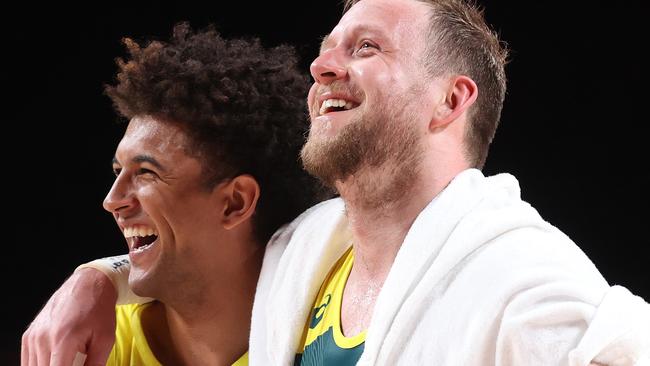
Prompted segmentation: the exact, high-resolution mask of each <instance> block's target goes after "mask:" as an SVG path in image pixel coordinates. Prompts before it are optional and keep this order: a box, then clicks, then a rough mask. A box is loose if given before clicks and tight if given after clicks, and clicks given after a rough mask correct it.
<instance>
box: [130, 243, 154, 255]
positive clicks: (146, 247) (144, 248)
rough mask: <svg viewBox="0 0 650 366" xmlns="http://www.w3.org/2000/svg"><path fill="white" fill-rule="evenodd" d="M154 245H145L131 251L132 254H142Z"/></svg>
mask: <svg viewBox="0 0 650 366" xmlns="http://www.w3.org/2000/svg"><path fill="white" fill-rule="evenodd" d="M152 245H153V243H151V244H147V245H143V246H141V247H138V248H135V249H133V250H131V252H132V253H142V252H144V251H145V250H147V249H149V248H151V246H152Z"/></svg>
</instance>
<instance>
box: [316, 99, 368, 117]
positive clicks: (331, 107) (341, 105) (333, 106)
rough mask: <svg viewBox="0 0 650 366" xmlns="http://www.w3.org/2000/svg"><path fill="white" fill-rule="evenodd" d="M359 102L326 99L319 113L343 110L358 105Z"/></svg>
mask: <svg viewBox="0 0 650 366" xmlns="http://www.w3.org/2000/svg"><path fill="white" fill-rule="evenodd" d="M358 106H359V104H358V103H356V102H353V101H351V100H345V99H325V100H324V101H323V103H322V104H321V106H320V110H319V111H318V113H319V115H321V116H322V115H324V114H326V113H331V112H342V111H347V110H350V109H352V108H356V107H358Z"/></svg>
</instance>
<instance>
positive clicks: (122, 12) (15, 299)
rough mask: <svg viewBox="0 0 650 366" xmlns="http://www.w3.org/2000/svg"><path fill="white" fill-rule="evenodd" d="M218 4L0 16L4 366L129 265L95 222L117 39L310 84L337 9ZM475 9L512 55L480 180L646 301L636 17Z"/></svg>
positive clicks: (641, 67) (642, 33) (106, 176)
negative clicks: (42, 315)
mask: <svg viewBox="0 0 650 366" xmlns="http://www.w3.org/2000/svg"><path fill="white" fill-rule="evenodd" d="M218 3H219V2H214V1H213V2H210V4H211V5H206V4H198V3H191V2H188V1H183V2H178V4H176V5H160V4H128V6H127V7H123V6H124V5H123V4H127V3H110V4H99V5H95V4H93V5H92V6H91V5H90V3H88V4H86V5H77V6H74V7H73V6H71V5H61V4H57V5H49V6H47V7H42V6H36V5H30V4H22V5H21V4H18V8H17V9H14V10H12V11H9V10H8V9H5V11H3V12H2V15H0V20H1V21H0V23H1V24H0V27H2V28H1V32H2V33H1V34H2V42H1V43H0V47H1V48H0V49H1V50H2V51H1V52H0V54H1V56H0V59H1V60H2V67H1V69H0V70H1V74H0V75H1V77H2V79H1V80H0V82H1V84H0V85H1V88H2V89H1V90H2V99H1V100H2V109H1V110H0V121H2V124H1V130H0V131H2V132H1V133H2V135H1V136H2V141H3V144H2V149H3V151H2V157H3V160H4V164H3V167H4V169H3V175H2V181H3V185H2V187H3V190H2V196H1V198H2V200H1V202H2V206H1V207H2V209H3V211H4V215H3V218H4V219H3V221H4V222H5V225H4V227H5V232H6V233H8V235H7V236H5V241H4V243H5V245H4V247H3V250H2V252H3V254H2V256H3V257H2V258H3V259H4V260H3V261H2V262H3V265H2V270H3V273H2V275H3V278H4V281H3V283H4V284H5V286H6V287H5V290H4V291H3V292H4V293H5V295H4V296H5V298H4V301H3V312H2V314H3V319H2V322H3V323H2V324H3V326H2V327H1V328H0V335H1V337H2V338H1V340H2V342H1V343H0V344H2V347H0V362H1V363H2V364H14V363H17V359H18V354H19V343H20V334H21V333H22V330H23V329H24V328H25V327H26V326H27V324H28V323H29V321H30V320H31V319H32V318H33V316H35V314H36V313H37V311H38V310H39V309H40V307H41V306H42V304H43V303H44V302H45V300H46V299H47V298H48V297H49V295H50V294H51V292H52V291H54V289H56V287H58V285H59V284H60V283H61V282H62V281H63V280H64V279H65V278H66V277H67V276H68V275H69V274H70V272H71V271H72V269H73V268H74V267H75V266H76V265H77V264H79V263H81V262H83V261H87V260H90V259H92V258H95V257H99V256H105V255H112V254H116V253H121V252H124V250H125V245H124V241H123V239H122V238H121V236H120V234H119V233H118V231H117V230H116V228H115V225H114V223H113V221H112V219H111V218H110V216H109V215H108V214H107V213H105V212H104V211H103V210H102V208H101V201H102V199H103V196H104V194H105V192H106V191H107V190H108V188H109V187H110V184H111V182H112V178H113V176H112V173H111V169H110V159H111V157H112V154H113V151H114V148H115V146H116V144H117V142H118V140H119V138H120V136H121V134H122V129H123V127H122V126H121V125H118V124H117V123H116V120H117V119H116V117H115V115H114V113H113V111H112V109H111V106H110V103H109V101H108V99H107V98H106V97H105V96H103V94H102V84H103V83H107V82H111V81H112V78H113V75H114V73H115V71H116V68H115V64H114V58H115V57H117V56H123V55H124V51H123V47H122V46H121V44H120V38H121V37H122V36H125V35H128V36H132V37H135V38H148V37H156V38H162V39H164V38H167V37H168V36H169V33H170V30H171V27H172V25H173V24H174V23H176V22H178V21H182V20H188V21H190V22H191V24H192V25H194V26H195V27H203V26H205V25H206V24H208V23H210V22H214V23H216V24H217V26H218V29H219V30H220V31H221V32H222V33H223V34H224V35H225V36H227V37H234V36H251V35H254V36H259V37H261V38H262V39H263V42H264V43H265V44H266V45H277V44H279V43H290V44H294V45H295V46H297V47H298V50H299V52H300V55H301V57H302V59H303V66H304V69H305V70H307V67H308V65H309V63H310V62H311V60H312V59H313V57H314V55H315V54H316V52H317V46H318V44H319V37H320V36H322V35H324V34H326V33H327V32H328V31H329V30H330V29H331V28H332V26H333V25H334V24H335V23H336V21H337V19H338V17H339V14H340V9H341V7H340V6H339V5H338V1H335V0H330V1H319V2H307V1H304V2H301V3H299V4H291V3H288V2H265V3H264V4H265V5H263V4H255V3H253V2H243V1H242V2H239V3H237V4H229V5H227V6H225V5H223V4H218ZM567 3H569V2H567ZM483 4H485V6H486V8H487V10H486V14H487V18H488V20H489V21H490V22H491V23H492V24H493V25H494V26H495V27H496V29H498V31H499V32H500V33H501V35H502V38H503V39H504V40H506V41H507V42H508V43H509V45H510V48H511V49H512V57H511V59H512V61H511V63H510V64H509V66H508V69H507V72H508V77H509V91H508V95H507V98H506V104H505V109H504V111H503V116H502V122H501V126H500V128H499V130H498V131H497V136H496V139H495V141H494V144H493V146H492V150H491V154H490V156H489V158H488V164H487V166H486V168H485V172H486V173H488V174H493V173H498V172H511V173H513V174H515V175H516V176H517V177H518V178H519V180H520V183H521V186H522V195H523V197H524V199H526V200H527V201H529V202H531V203H532V204H533V205H534V206H535V207H536V208H537V209H538V210H539V211H540V213H541V214H542V215H543V216H544V217H545V218H546V219H547V220H548V221H550V222H551V223H553V224H555V225H556V226H558V227H559V228H560V229H561V230H563V231H564V232H565V233H567V234H568V235H569V236H570V237H571V238H573V239H574V241H576V242H577V243H578V245H579V246H580V247H581V248H582V249H583V250H584V251H585V252H586V253H587V254H588V255H589V257H590V258H591V259H592V260H593V261H594V262H595V263H596V265H597V266H598V267H599V268H600V270H601V271H602V273H603V274H604V275H605V277H606V278H607V279H608V280H609V281H610V283H612V284H622V285H625V286H627V287H629V288H630V289H632V290H633V292H635V293H637V294H639V295H642V296H643V297H644V298H646V299H649V298H650V281H649V278H650V276H649V275H648V265H647V255H646V250H645V247H646V246H647V244H648V240H647V238H646V237H645V234H646V232H647V228H648V226H647V225H646V219H647V218H648V213H647V212H646V208H647V206H648V201H649V200H648V191H647V187H648V182H649V179H648V175H647V174H646V172H645V163H646V161H647V160H648V154H647V152H646V151H647V150H646V149H647V142H646V134H647V132H648V131H650V129H648V126H647V124H648V122H650V121H649V120H648V117H647V106H648V101H647V99H648V95H649V94H648V91H647V76H646V70H645V68H646V67H647V66H649V64H648V62H647V59H646V58H645V57H644V56H641V54H643V53H645V52H643V51H644V50H642V48H644V47H646V46H647V44H648V42H647V40H646V39H645V38H646V36H647V33H648V32H647V31H646V30H645V27H644V24H643V22H645V21H646V20H645V19H641V14H643V12H641V10H640V9H638V8H633V7H629V5H627V7H623V4H624V2H618V3H615V4H616V5H612V3H611V2H610V3H609V4H610V5H608V7H604V6H603V5H596V3H595V2H584V4H580V3H575V2H571V4H572V5H570V6H571V7H567V5H566V4H565V3H564V2H552V1H551V2H548V1H545V2H528V1H514V0H513V1H503V0H502V1H484V2H483ZM618 4H620V6H619V5H618ZM7 218H8V219H9V220H8V221H7Z"/></svg>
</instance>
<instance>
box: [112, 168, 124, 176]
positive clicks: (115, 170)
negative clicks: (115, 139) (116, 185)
mask: <svg viewBox="0 0 650 366" xmlns="http://www.w3.org/2000/svg"><path fill="white" fill-rule="evenodd" d="M121 172H122V167H121V166H118V165H113V174H115V176H116V177H117V176H118V175H120V173H121Z"/></svg>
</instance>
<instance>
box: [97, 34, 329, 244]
mask: <svg viewBox="0 0 650 366" xmlns="http://www.w3.org/2000/svg"><path fill="white" fill-rule="evenodd" d="M123 42H124V44H125V45H126V48H127V51H128V54H129V56H130V59H129V60H128V61H124V60H123V59H120V58H118V59H117V65H118V68H119V71H118V74H117V83H116V84H115V85H107V86H106V87H105V92H106V94H107V95H108V96H109V97H110V98H111V100H112V101H113V104H114V107H115V109H116V110H117V111H118V112H119V114H121V115H122V116H123V117H125V118H127V119H131V118H133V117H134V116H144V115H149V116H154V117H157V118H160V119H161V120H162V121H167V123H176V124H179V125H180V126H181V127H182V128H183V129H184V131H185V132H186V133H187V135H188V137H189V141H188V145H189V146H185V149H186V151H187V152H188V154H189V155H191V156H193V157H195V158H197V159H199V161H201V163H202V174H204V176H205V180H204V182H203V183H204V185H205V187H206V189H211V188H212V187H214V186H215V185H216V184H218V183H219V182H222V181H224V180H227V179H230V178H233V177H235V176H237V175H240V174H250V175H252V176H253V177H254V178H255V179H256V180H257V181H258V183H259V185H260V189H261V194H260V198H259V200H258V203H257V208H256V211H255V214H254V216H253V223H254V233H255V236H256V239H257V240H258V241H259V242H260V243H263V244H266V242H267V241H268V239H269V238H270V236H271V235H272V234H273V232H274V231H275V230H277V229H278V228H279V227H280V226H281V225H282V224H283V223H286V222H288V221H290V220H291V219H293V218H294V217H296V216H297V215H298V214H299V213H301V212H302V211H304V210H305V209H307V208H308V207H310V206H312V205H313V204H315V203H317V202H318V201H320V200H322V199H324V198H326V197H327V195H328V192H326V191H325V190H324V188H323V186H322V185H321V184H320V183H319V182H318V181H316V179H315V178H312V177H310V176H309V175H308V174H307V173H305V172H304V171H303V170H302V168H301V166H300V163H299V160H298V155H299V152H300V148H301V147H302V145H303V144H304V141H305V136H306V133H307V131H308V128H309V122H308V118H307V114H306V110H307V109H306V105H305V99H306V95H307V91H308V87H309V83H308V79H307V78H306V77H305V75H304V74H303V73H301V72H299V70H298V68H297V64H298V62H297V58H296V55H295V50H294V49H293V48H292V47H290V46H287V45H281V46H278V47H273V48H265V47H263V46H262V45H261V43H260V41H259V39H256V38H252V39H231V40H227V39H224V38H222V37H221V36H220V35H219V33H218V32H217V31H216V30H215V27H214V25H210V26H208V27H207V28H205V29H204V30H202V31H197V32H194V31H192V29H191V27H190V26H189V24H188V23H180V24H177V25H176V26H175V27H174V29H173V35H172V37H171V39H170V41H169V42H163V41H150V42H148V43H146V44H145V45H144V46H140V45H139V44H138V43H137V42H135V41H133V40H132V39H130V38H124V39H123Z"/></svg>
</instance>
